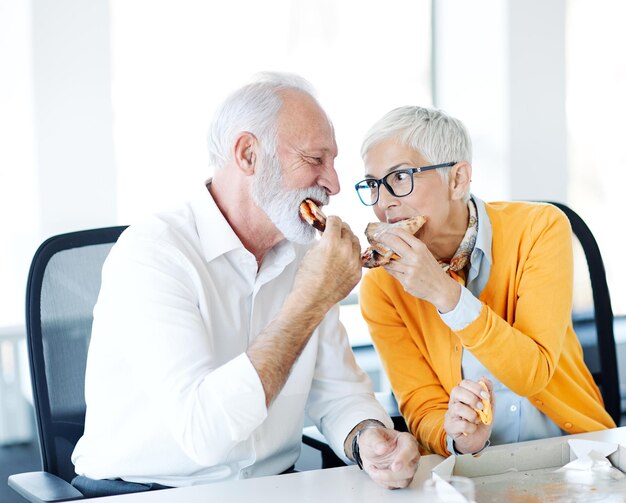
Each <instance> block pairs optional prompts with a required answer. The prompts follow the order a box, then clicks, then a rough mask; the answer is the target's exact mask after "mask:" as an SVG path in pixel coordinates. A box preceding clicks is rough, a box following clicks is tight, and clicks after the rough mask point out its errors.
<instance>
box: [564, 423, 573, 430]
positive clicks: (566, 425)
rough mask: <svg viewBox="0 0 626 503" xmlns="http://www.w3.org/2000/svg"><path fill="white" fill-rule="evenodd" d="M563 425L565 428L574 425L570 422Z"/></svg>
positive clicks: (567, 428)
mask: <svg viewBox="0 0 626 503" xmlns="http://www.w3.org/2000/svg"><path fill="white" fill-rule="evenodd" d="M563 426H564V427H565V429H566V430H569V429H570V428H571V427H572V426H574V425H573V424H572V423H565V424H564V425H563Z"/></svg>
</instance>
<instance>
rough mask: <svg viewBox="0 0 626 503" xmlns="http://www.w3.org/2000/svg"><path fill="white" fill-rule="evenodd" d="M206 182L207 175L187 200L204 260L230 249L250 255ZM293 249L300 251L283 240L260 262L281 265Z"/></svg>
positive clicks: (293, 253) (213, 257)
mask: <svg viewBox="0 0 626 503" xmlns="http://www.w3.org/2000/svg"><path fill="white" fill-rule="evenodd" d="M210 184H211V179H210V178H209V179H208V180H207V181H206V182H205V183H204V185H202V186H201V187H200V188H199V190H198V192H197V194H196V195H195V196H194V197H193V199H192V200H191V201H190V203H189V204H190V206H191V210H192V212H193V215H194V219H195V222H196V230H197V232H198V236H199V238H200V245H201V247H202V252H203V254H204V258H205V259H206V261H207V262H210V261H212V260H214V259H216V258H217V257H219V256H221V255H225V254H227V253H229V252H231V251H234V250H241V251H243V252H245V253H246V254H249V255H252V254H251V253H250V252H249V251H248V250H246V248H245V247H244V246H243V243H242V242H241V240H240V239H239V237H238V236H237V234H235V231H234V230H233V229H232V227H231V226H230V224H229V223H228V221H227V220H226V218H225V217H224V215H223V214H222V212H221V211H220V209H219V208H218V206H217V204H216V202H215V199H213V196H212V195H211V192H210V191H209V189H208V187H209V186H210ZM298 248H300V247H298ZM297 251H298V252H299V253H300V254H302V253H303V252H302V251H301V250H299V249H298V250H296V249H294V244H293V243H291V242H290V241H287V240H283V241H281V242H280V243H278V244H277V245H276V246H275V247H274V248H273V249H272V250H270V251H269V252H268V254H267V256H266V257H265V259H264V260H263V262H264V264H265V263H267V262H271V263H274V262H275V263H276V264H277V265H278V266H279V268H281V269H282V268H283V267H285V266H286V265H287V264H288V263H289V262H291V261H292V260H293V259H294V258H295V256H296V252H297Z"/></svg>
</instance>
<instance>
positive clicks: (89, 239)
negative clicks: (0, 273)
mask: <svg viewBox="0 0 626 503" xmlns="http://www.w3.org/2000/svg"><path fill="white" fill-rule="evenodd" d="M125 229H126V226H115V227H105V228H100V229H89V230H84V231H76V232H70V233H66V234H59V235H56V236H52V237H50V238H49V239H47V240H46V241H44V242H43V243H42V244H41V245H40V246H39V248H38V249H37V251H36V252H35V255H34V256H33V260H32V262H31V266H30V270H29V273H28V283H27V288H26V335H27V337H26V342H27V347H28V359H29V365H30V374H31V384H32V390H33V403H34V408H35V418H36V423H37V433H38V439H39V448H40V451H41V463H42V468H43V472H30V473H22V474H16V475H11V476H10V477H9V486H10V487H11V488H13V489H14V490H15V491H17V492H18V493H19V494H21V495H22V496H24V497H25V498H26V499H28V500H30V501H38V502H43V501H68V500H74V499H81V498H82V497H83V496H82V494H80V492H79V491H77V490H76V489H75V488H74V487H72V486H71V485H70V484H69V481H66V480H65V479H63V478H61V477H60V475H59V474H60V465H59V462H58V456H57V450H56V447H55V445H53V442H49V441H47V440H46V439H51V438H54V437H56V436H64V437H71V438H74V437H75V438H76V440H77V439H78V438H80V436H81V435H82V433H83V429H84V418H83V423H82V424H77V423H73V422H67V423H62V424H61V425H60V426H58V425H57V427H56V428H54V427H53V421H52V414H51V408H50V397H49V394H48V380H47V376H46V362H45V359H44V348H43V339H42V327H41V291H42V286H43V280H44V275H45V271H46V268H47V265H48V263H49V262H50V260H51V259H52V257H53V256H54V255H55V254H56V253H58V252H61V251H64V250H71V249H77V248H82V247H84V246H93V245H100V244H108V243H115V242H116V241H117V239H118V238H119V236H120V234H121V233H122V232H123V231H124V230H125ZM57 422H58V421H57ZM51 444H52V445H51Z"/></svg>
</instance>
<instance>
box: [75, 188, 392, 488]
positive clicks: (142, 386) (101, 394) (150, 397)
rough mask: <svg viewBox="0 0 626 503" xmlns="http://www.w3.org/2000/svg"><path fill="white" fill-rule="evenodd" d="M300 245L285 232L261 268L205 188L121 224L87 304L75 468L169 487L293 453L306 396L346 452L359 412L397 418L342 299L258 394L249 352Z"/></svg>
mask: <svg viewBox="0 0 626 503" xmlns="http://www.w3.org/2000/svg"><path fill="white" fill-rule="evenodd" d="M307 249H308V246H302V245H297V244H294V243H291V242H288V241H283V242H281V243H279V244H278V245H276V246H275V247H274V249H272V250H271V251H270V252H269V253H268V254H267V256H266V257H265V258H264V260H263V264H262V266H261V268H260V270H258V271H257V263H256V259H255V257H254V255H252V254H251V253H250V252H248V251H247V250H246V249H245V248H244V247H243V245H242V244H241V242H240V240H239V239H238V237H237V236H236V234H235V233H234V231H233V230H232V229H231V227H230V226H229V225H228V223H227V221H226V220H225V218H224V217H223V215H222V214H221V212H220V211H219V209H218V207H217V206H216V204H215V202H214V200H213V198H212V197H211V195H210V193H209V192H208V191H207V190H206V188H205V187H202V193H201V194H199V195H198V197H196V198H195V199H194V200H192V202H190V203H188V204H186V205H184V206H183V207H181V208H180V209H178V210H175V211H171V212H169V213H164V214H160V215H157V216H155V217H153V218H151V219H149V220H148V221H146V222H144V223H141V224H138V225H133V226H131V227H130V228H129V229H128V230H126V231H125V232H124V233H123V234H122V236H121V237H120V239H119V241H118V243H117V244H116V245H115V246H114V247H113V249H112V250H111V253H110V254H109V256H108V258H107V260H106V263H105V265H104V268H103V273H102V288H101V291H100V295H99V298H98V302H97V305H96V307H95V310H94V324H93V330H92V337H91V344H90V347H89V356H88V361H87V375H86V382H85V398H86V402H87V416H86V424H85V433H84V435H83V437H82V438H81V439H80V440H79V442H78V444H77V445H76V448H75V450H74V453H73V455H72V461H73V462H74V464H75V467H76V472H77V473H78V474H80V475H86V476H88V477H91V478H98V479H101V478H121V479H124V480H127V481H131V482H157V483H160V484H163V485H167V486H184V485H191V484H199V483H207V482H212V481H219V480H228V479H237V478H246V477H254V476H262V475H269V474H276V473H280V472H282V471H284V470H285V469H287V468H288V467H290V466H291V465H293V464H294V463H295V461H296V460H297V458H298V456H299V453H300V446H301V435H302V427H303V422H304V414H305V409H306V413H307V414H308V416H309V417H310V418H311V419H312V420H313V422H314V423H315V424H316V426H317V427H318V428H319V429H320V430H321V431H322V432H323V433H324V434H325V436H326V438H327V439H328V441H329V443H330V445H331V447H332V448H333V449H334V450H335V452H336V453H337V454H338V455H340V456H341V457H342V458H343V459H344V460H346V459H345V456H344V453H343V442H344V440H345V438H346V436H347V435H348V433H349V432H350V430H351V429H352V428H353V427H354V426H355V425H356V424H357V423H359V422H360V421H362V420H364V419H369V418H372V419H378V420H380V421H382V422H384V423H385V424H386V425H387V426H390V427H391V426H392V423H391V421H390V419H389V417H388V415H387V414H386V413H385V411H384V409H383V408H382V407H381V406H380V405H379V404H378V402H376V400H375V398H374V395H373V393H372V389H371V383H370V381H369V379H368V377H367V375H366V374H365V373H364V372H363V371H362V370H361V369H360V368H359V367H358V366H357V364H356V362H355V360H354V356H353V354H352V351H351V349H350V345H349V342H348V338H347V335H346V332H345V329H344V328H343V326H342V325H341V323H340V322H339V307H338V306H335V307H334V308H333V309H332V310H331V311H330V312H329V313H328V314H327V316H326V317H325V318H324V320H323V321H322V323H321V324H320V325H319V326H318V328H317V329H316V330H315V331H314V333H313V335H312V336H311V338H310V340H309V342H308V344H307V345H306V347H305V349H304V351H303V352H302V354H301V356H300V357H299V359H298V361H297V362H296V364H295V365H294V367H293V369H292V371H291V373H290V375H289V379H288V380H287V382H286V384H285V386H284V388H283V389H282V390H281V392H280V394H279V395H278V396H277V397H276V399H275V400H274V402H273V403H272V404H271V405H270V407H269V408H267V407H266V405H265V393H264V391H263V386H262V384H261V381H260V379H259V376H258V374H257V373H256V370H255V369H254V367H253V366H252V364H251V362H250V360H249V358H248V356H247V355H246V353H245V351H246V349H247V348H248V346H249V345H250V343H251V341H253V340H254V339H255V338H256V337H257V336H258V335H259V333H261V331H262V330H263V329H264V328H265V327H266V326H267V325H268V324H269V323H270V321H271V320H272V319H273V318H274V317H275V316H276V314H277V313H278V311H279V309H280V308H281V306H282V304H283V302H284V300H285V298H286V296H287V294H288V292H289V290H290V289H291V287H292V285H293V281H294V277H295V274H296V271H297V269H298V266H299V264H300V261H301V259H302V257H303V256H304V254H305V253H306V251H307Z"/></svg>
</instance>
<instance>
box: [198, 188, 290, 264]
mask: <svg viewBox="0 0 626 503" xmlns="http://www.w3.org/2000/svg"><path fill="white" fill-rule="evenodd" d="M207 189H208V190H209V192H210V193H211V196H212V197H213V200H214V201H215V204H216V205H217V207H218V208H219V210H220V211H221V212H222V215H224V218H225V219H226V221H227V222H228V224H229V225H230V227H231V228H232V229H233V231H234V232H235V234H236V235H237V237H238V238H239V240H240V241H241V243H242V244H243V246H244V248H245V249H246V250H248V251H249V252H250V253H252V254H253V255H254V256H255V258H256V261H257V265H258V267H259V269H260V267H261V263H262V262H263V258H264V257H265V255H266V254H267V253H268V252H269V251H270V250H271V249H272V248H274V246H276V244H278V243H279V242H280V241H282V240H283V239H284V237H283V235H282V234H281V233H280V232H279V231H278V230H277V229H276V227H275V226H274V224H273V223H272V222H271V220H270V219H269V218H268V217H267V215H266V214H265V212H264V211H262V210H261V209H259V207H258V206H257V205H256V204H254V201H253V199H252V197H251V196H250V194H249V191H248V190H247V188H246V187H239V188H236V189H233V186H232V185H231V186H225V184H224V183H222V182H221V179H220V178H219V177H217V178H214V179H213V180H212V182H211V183H210V185H209V184H208V185H207Z"/></svg>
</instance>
